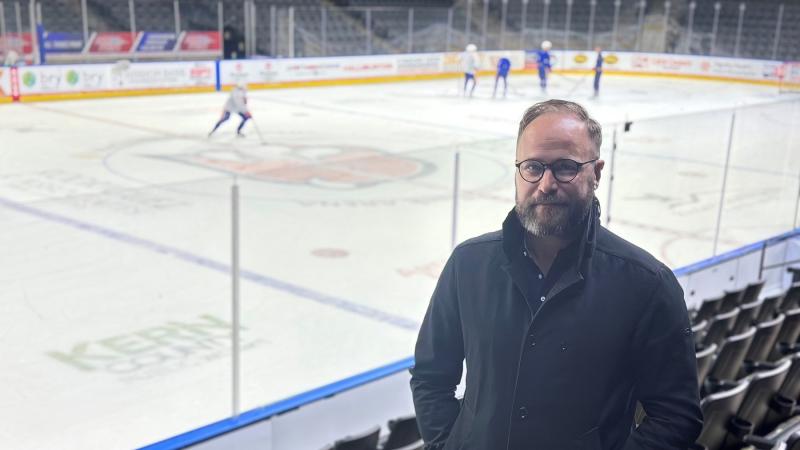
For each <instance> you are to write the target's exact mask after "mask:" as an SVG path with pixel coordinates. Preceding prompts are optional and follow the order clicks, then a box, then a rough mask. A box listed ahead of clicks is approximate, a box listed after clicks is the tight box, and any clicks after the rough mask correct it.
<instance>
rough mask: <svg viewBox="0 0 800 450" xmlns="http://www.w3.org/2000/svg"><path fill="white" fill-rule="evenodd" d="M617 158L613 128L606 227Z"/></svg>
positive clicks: (609, 219) (615, 136)
mask: <svg viewBox="0 0 800 450" xmlns="http://www.w3.org/2000/svg"><path fill="white" fill-rule="evenodd" d="M616 156H617V127H616V126H615V127H614V133H613V134H612V135H611V161H610V164H609V166H610V167H609V176H608V197H607V200H606V227H608V226H610V225H611V199H612V195H613V193H614V162H615V161H616V159H617V158H616Z"/></svg>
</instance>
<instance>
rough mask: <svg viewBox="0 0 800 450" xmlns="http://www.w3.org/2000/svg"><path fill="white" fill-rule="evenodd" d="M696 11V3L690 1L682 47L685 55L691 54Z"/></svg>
mask: <svg viewBox="0 0 800 450" xmlns="http://www.w3.org/2000/svg"><path fill="white" fill-rule="evenodd" d="M695 10H697V3H696V2H694V1H692V2H691V3H689V17H688V22H687V23H686V45H685V46H684V53H686V54H687V55H689V54H691V53H692V39H693V38H694V12H695Z"/></svg>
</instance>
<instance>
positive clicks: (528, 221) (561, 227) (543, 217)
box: [514, 195, 594, 237]
mask: <svg viewBox="0 0 800 450" xmlns="http://www.w3.org/2000/svg"><path fill="white" fill-rule="evenodd" d="M554 200H555V198H539V199H533V198H528V199H525V201H523V202H522V203H521V204H520V203H517V205H516V206H515V207H514V210H515V211H516V212H517V217H518V218H519V222H520V223H521V224H522V227H523V228H525V230H526V231H527V232H528V233H530V234H531V235H532V236H534V237H545V236H555V237H568V236H572V235H574V234H575V233H576V232H577V231H578V230H579V229H580V228H581V226H582V225H583V223H584V219H586V217H587V216H588V215H589V211H590V210H591V207H592V201H593V200H594V195H589V196H588V197H587V198H586V199H585V200H583V201H580V202H575V203H571V204H569V206H567V207H565V208H564V207H559V208H557V210H556V211H550V212H549V213H545V212H544V211H537V207H536V204H537V203H539V202H545V203H546V202H548V201H554Z"/></svg>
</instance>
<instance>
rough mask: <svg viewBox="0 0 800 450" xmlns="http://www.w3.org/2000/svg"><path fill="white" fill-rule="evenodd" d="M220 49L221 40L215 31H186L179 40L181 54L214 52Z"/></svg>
mask: <svg viewBox="0 0 800 450" xmlns="http://www.w3.org/2000/svg"><path fill="white" fill-rule="evenodd" d="M221 49H222V39H221V38H220V35H219V33H218V32H216V31H187V32H186V33H185V34H184V36H183V40H181V47H180V50H181V51H182V52H214V51H220V50H221Z"/></svg>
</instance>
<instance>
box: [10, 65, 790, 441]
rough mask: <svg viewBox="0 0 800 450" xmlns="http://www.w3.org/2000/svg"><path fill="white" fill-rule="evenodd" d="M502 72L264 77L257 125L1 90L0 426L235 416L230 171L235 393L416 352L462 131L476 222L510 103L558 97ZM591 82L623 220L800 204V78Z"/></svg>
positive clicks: (666, 238) (473, 227)
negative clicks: (17, 96) (237, 335)
mask: <svg viewBox="0 0 800 450" xmlns="http://www.w3.org/2000/svg"><path fill="white" fill-rule="evenodd" d="M492 81H493V80H492V79H491V78H489V77H484V78H481V79H480V80H479V86H478V89H477V91H476V93H475V97H474V98H471V99H468V98H463V97H462V96H461V94H460V92H459V89H458V88H459V84H460V80H456V79H453V80H440V81H419V82H408V83H397V84H374V85H357V86H339V87H318V88H302V89H284V90H259V91H251V92H250V102H249V104H250V107H251V109H252V112H253V115H254V117H255V121H256V123H257V125H258V130H260V132H261V135H262V136H263V141H262V140H261V139H260V138H259V133H258V132H257V130H256V129H255V128H254V124H252V123H250V124H248V125H247V127H246V128H245V132H246V134H247V136H246V137H245V138H241V139H238V138H236V137H235V134H234V133H235V128H236V125H237V124H238V118H237V117H234V118H232V119H231V121H230V122H228V123H226V124H224V125H223V126H222V127H221V129H220V130H219V131H218V132H217V134H216V135H214V136H213V137H212V138H210V139H209V138H207V137H206V134H207V133H208V131H209V130H210V129H211V127H212V125H213V124H214V122H215V121H216V119H217V117H218V115H219V112H220V109H221V107H222V105H223V104H224V102H225V99H226V95H227V94H226V93H213V94H195V95H174V96H159V97H137V98H119V99H106V100H82V101H66V102H54V103H26V104H13V105H3V106H0V230H2V231H0V249H2V257H0V284H2V286H3V289H2V302H0V342H2V348H3V356H4V357H3V358H2V360H0V373H2V375H0V377H1V378H2V383H0V399H2V403H3V407H2V408H0V421H1V422H3V423H4V424H5V426H3V427H2V428H1V429H0V448H14V449H95V448H96V449H127V448H133V447H137V446H142V445H146V444H149V443H153V442H156V441H158V440H161V439H165V438H167V437H170V436H172V435H175V434H178V433H181V432H184V431H188V430H190V429H193V428H197V427H199V426H202V425H205V424H208V423H211V422H214V421H217V420H221V419H223V418H225V417H228V416H229V415H230V413H231V387H230V386H231V379H230V367H231V358H230V333H229V327H230V317H231V312H230V308H231V306H230V303H231V301H230V298H231V277H230V274H229V272H230V261H231V253H232V252H231V220H232V219H231V186H232V184H233V183H234V180H235V181H236V183H238V187H239V192H240V195H241V197H240V205H239V206H240V218H241V221H240V230H241V235H240V243H241V262H242V274H241V275H242V278H241V289H242V291H241V298H242V325H243V327H244V329H243V331H242V336H241V337H242V348H243V352H242V370H243V372H242V379H241V381H242V405H241V406H242V409H243V410H248V409H252V408H256V407H258V406H263V405H265V404H269V403H272V402H275V401H277V400H280V399H283V398H286V397H289V396H291V395H294V394H298V393H301V392H304V391H307V390H309V389H313V388H315V387H318V386H321V385H324V384H328V383H331V382H334V381H336V380H340V379H342V378H345V377H348V376H352V375H355V374H358V373H360V372H364V371H367V370H370V369H373V368H376V367H379V366H382V365H385V364H388V363H391V362H394V361H397V360H400V359H402V358H406V357H408V356H411V355H412V353H413V346H414V342H415V339H416V331H417V328H418V326H419V322H420V321H421V319H422V316H423V314H424V311H425V308H426V306H427V303H428V299H429V297H430V294H431V292H432V289H433V287H434V285H435V281H436V278H437V276H438V274H439V271H440V269H441V267H442V266H443V264H444V262H445V260H446V259H447V257H448V254H449V252H450V250H451V233H452V230H453V227H454V224H453V192H454V186H453V185H454V159H455V157H454V155H455V154H456V152H458V154H459V161H460V166H459V167H460V170H459V186H458V194H459V195H458V209H457V214H456V218H457V220H456V224H455V229H456V237H457V240H458V241H462V240H465V239H467V238H469V237H472V236H475V235H479V234H482V233H485V232H488V231H493V230H496V229H498V228H499V227H500V224H501V222H502V221H503V219H504V218H505V216H506V214H507V213H508V211H509V210H510V209H511V208H512V206H513V194H514V189H513V177H514V170H515V168H514V165H513V163H514V145H515V139H516V132H517V125H518V122H519V120H520V117H521V114H522V112H523V111H524V110H525V109H526V108H527V107H528V106H530V105H531V104H533V103H535V102H537V101H541V100H544V99H545V98H546V97H545V96H543V95H542V94H541V93H540V92H539V88H538V85H537V81H536V80H534V78H533V77H530V76H513V75H512V76H511V77H510V81H511V86H510V88H509V92H508V96H507V98H505V99H492V98H491V94H492V92H491V90H492V89H491V88H492ZM591 81H592V80H591V78H590V77H580V76H562V75H555V76H553V78H552V81H551V86H550V89H549V92H548V96H549V97H553V98H567V99H571V100H575V101H578V102H580V103H582V104H584V105H585V106H586V107H587V108H588V109H589V110H590V112H591V113H592V114H593V115H594V116H595V117H596V118H597V119H598V120H599V121H600V122H601V123H602V124H603V126H604V145H603V149H602V154H603V157H604V159H606V161H607V162H606V168H605V172H604V173H606V174H608V173H610V171H611V169H612V167H613V170H614V175H615V176H614V179H613V191H612V193H611V194H612V195H611V198H610V203H611V204H610V205H608V202H609V182H610V181H611V180H610V177H608V176H606V177H604V178H603V179H602V180H601V188H600V189H599V191H598V192H599V193H598V197H599V198H600V201H601V203H602V205H603V208H604V212H603V220H604V221H605V220H606V212H610V217H611V222H610V228H611V230H612V231H615V232H617V233H618V234H620V235H622V236H623V237H625V238H627V239H628V240H631V241H633V242H634V243H636V244H638V245H640V246H642V247H644V248H646V249H647V250H649V251H650V252H652V253H653V254H654V255H656V256H657V257H658V258H660V259H661V260H663V261H664V262H665V263H667V264H668V265H669V266H670V267H673V268H676V267H680V266H683V265H687V264H689V263H692V262H695V261H697V260H700V259H703V258H707V257H710V256H712V254H713V252H714V249H713V244H712V242H713V237H714V234H715V230H716V221H717V216H718V214H719V211H718V209H719V205H720V202H721V201H722V202H723V209H722V214H721V217H722V227H721V230H722V231H721V235H720V240H719V246H718V249H717V253H721V252H724V251H726V250H729V249H732V248H736V247H739V246H742V245H745V244H748V243H751V242H754V241H756V240H759V239H763V238H766V237H769V236H772V235H775V234H777V233H780V232H783V231H786V230H788V229H791V228H792V227H793V226H794V223H795V222H794V221H795V214H796V205H797V195H798V188H799V186H798V175H800V154H798V152H797V151H796V150H797V147H798V144H800V132H798V131H797V126H796V125H797V124H798V123H800V103H798V101H797V100H798V97H797V96H795V97H792V96H788V95H778V93H777V89H776V88H774V87H765V86H756V85H749V84H734V83H716V82H708V81H688V80H675V79H667V78H644V77H613V76H608V77H606V78H605V79H604V80H603V92H602V95H601V96H600V98H598V99H592V98H591ZM733 108H736V115H735V119H733V117H732V111H733ZM732 120H733V121H734V132H733V135H732V136H731V133H730V130H731V122H732ZM626 121H629V122H631V123H632V124H631V126H630V130H629V131H628V132H624V127H623V123H624V122H626ZM615 133H616V136H617V148H616V152H615V153H614V158H613V163H612V161H611V154H612V142H613V140H612V136H613V135H614V134H615ZM731 139H732V141H731V151H730V154H729V155H728V143H729V140H731ZM792 149H793V150H792ZM726 159H727V160H728V162H729V165H730V170H729V171H728V175H727V178H725V179H724V180H723V178H724V174H725V170H724V168H725V164H726ZM723 182H724V183H725V185H726V189H725V196H724V198H723V196H722V195H721V194H720V193H721V189H722V185H723ZM409 395H410V394H409Z"/></svg>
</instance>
